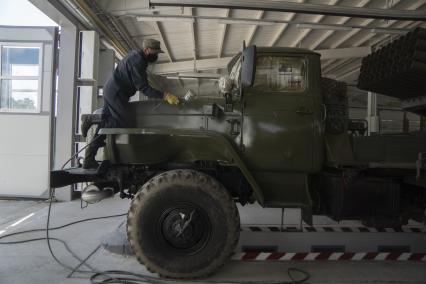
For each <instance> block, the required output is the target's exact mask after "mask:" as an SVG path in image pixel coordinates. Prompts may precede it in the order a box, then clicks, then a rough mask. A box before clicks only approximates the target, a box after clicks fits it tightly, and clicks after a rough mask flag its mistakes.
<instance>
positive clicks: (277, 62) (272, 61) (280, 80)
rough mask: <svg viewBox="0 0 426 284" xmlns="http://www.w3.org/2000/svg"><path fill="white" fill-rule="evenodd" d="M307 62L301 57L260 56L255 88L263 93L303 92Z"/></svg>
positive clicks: (257, 64)
mask: <svg viewBox="0 0 426 284" xmlns="http://www.w3.org/2000/svg"><path fill="white" fill-rule="evenodd" d="M305 87H306V61H305V60H304V59H303V58H301V57H283V56H259V57H258V58H257V61H256V78H255V81H254V85H253V88H254V89H255V90H259V91H262V92H265V91H266V92H268V91H269V92H303V91H304V90H305Z"/></svg>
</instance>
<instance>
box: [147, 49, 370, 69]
mask: <svg viewBox="0 0 426 284" xmlns="http://www.w3.org/2000/svg"><path fill="white" fill-rule="evenodd" d="M315 52H317V53H320V54H321V59H323V60H327V59H342V58H354V57H357V58H359V57H363V56H365V55H368V54H369V53H370V48H369V47H357V48H341V49H323V50H316V51H315ZM231 59H232V57H221V58H211V59H199V60H197V70H212V69H222V68H226V66H227V65H228V63H229V61H230V60H231ZM193 71H194V61H193V60H188V61H178V62H173V63H159V64H155V65H154V67H153V72H154V73H156V74H168V73H177V72H193Z"/></svg>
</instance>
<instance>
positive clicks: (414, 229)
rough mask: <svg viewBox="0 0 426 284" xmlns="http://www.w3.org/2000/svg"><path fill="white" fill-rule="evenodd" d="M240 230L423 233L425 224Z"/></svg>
mask: <svg viewBox="0 0 426 284" xmlns="http://www.w3.org/2000/svg"><path fill="white" fill-rule="evenodd" d="M241 231H242V232H306V233H335V232H338V233H423V232H426V227H425V226H422V227H420V226H403V227H400V228H372V227H363V226H357V227H353V226H315V227H310V226H303V227H302V230H300V228H298V227H294V226H286V227H283V228H280V227H278V226H243V227H241Z"/></svg>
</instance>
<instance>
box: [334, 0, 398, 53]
mask: <svg viewBox="0 0 426 284" xmlns="http://www.w3.org/2000/svg"><path fill="white" fill-rule="evenodd" d="M400 1H401V0H394V2H393V3H394V5H396V4H398V3H399V2H400ZM383 7H384V8H385V7H386V3H385V6H383ZM373 22H374V19H367V20H364V21H363V22H362V23H361V26H365V27H367V26H369V25H370V24H371V23H373ZM360 31H361V29H353V30H352V31H350V32H348V33H346V34H345V35H344V36H343V37H341V38H340V39H338V40H337V41H335V42H333V44H332V45H331V48H336V47H339V46H340V45H341V44H343V43H344V42H346V41H347V40H348V39H350V38H352V37H353V36H354V35H356V34H357V33H359V32H360Z"/></svg>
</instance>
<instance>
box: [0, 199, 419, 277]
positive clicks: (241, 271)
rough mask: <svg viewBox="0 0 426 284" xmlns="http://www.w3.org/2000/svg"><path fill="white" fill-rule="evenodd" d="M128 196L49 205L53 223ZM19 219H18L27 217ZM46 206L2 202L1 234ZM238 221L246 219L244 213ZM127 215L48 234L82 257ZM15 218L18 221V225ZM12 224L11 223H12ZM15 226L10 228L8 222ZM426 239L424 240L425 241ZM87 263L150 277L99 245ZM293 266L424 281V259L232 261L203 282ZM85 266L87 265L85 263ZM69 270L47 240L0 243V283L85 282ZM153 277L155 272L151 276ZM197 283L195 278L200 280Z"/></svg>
mask: <svg viewBox="0 0 426 284" xmlns="http://www.w3.org/2000/svg"><path fill="white" fill-rule="evenodd" d="M128 206H129V200H120V199H119V198H114V199H108V200H104V201H102V202H101V203H99V204H95V205H90V206H89V207H88V208H86V209H84V210H81V209H80V202H79V201H73V202H65V203H56V204H54V205H53V208H52V222H51V226H57V225H62V224H66V223H69V222H72V221H75V220H78V219H82V218H89V217H98V216H105V215H114V214H121V213H126V212H127V209H128ZM31 213H34V214H33V215H31V216H30V217H28V218H27V219H25V220H24V221H22V222H19V221H20V220H22V218H24V217H27V216H29V214H31ZM46 216H47V204H46V203H45V202H34V201H0V232H1V231H2V230H5V232H3V233H0V236H1V235H4V234H8V233H12V232H15V231H21V230H27V229H34V228H44V227H45V222H46ZM241 219H242V220H243V222H244V221H248V220H249V218H248V217H247V216H246V215H245V213H244V212H243V213H242V214H241ZM124 220H125V217H119V218H112V219H106V220H97V221H91V222H85V223H80V224H77V225H74V226H70V227H67V228H64V229H61V230H57V231H53V232H51V236H52V237H57V238H60V239H63V240H66V241H67V243H68V244H69V246H70V248H71V249H72V250H73V251H75V253H76V254H77V255H78V256H79V257H80V258H85V257H86V256H88V255H89V254H90V253H91V252H93V251H94V250H95V249H96V248H97V247H98V246H99V244H100V243H101V242H102V240H104V239H105V238H106V237H107V236H108V235H110V234H111V232H113V231H115V230H116V229H117V228H118V227H119V226H120V225H122V224H123V222H124ZM17 222H19V223H17ZM14 224H15V225H14ZM11 225H14V226H11ZM43 236H44V233H33V234H28V235H22V236H18V237H13V238H9V239H2V240H1V241H15V240H24V239H28V238H34V237H43ZM425 242H426V240H425ZM52 243H53V245H52V247H53V250H54V252H55V254H56V255H57V256H58V258H59V259H60V260H61V261H63V262H64V263H66V264H68V265H70V266H76V265H77V264H78V261H76V260H75V259H73V258H72V256H70V255H69V253H68V252H67V251H66V250H65V249H64V247H63V246H62V244H60V243H57V242H54V241H52ZM88 263H89V264H90V265H91V266H92V267H94V268H96V269H97V270H108V269H115V270H127V271H133V272H137V273H142V274H148V275H152V274H150V273H149V272H147V271H146V269H145V267H144V266H142V265H140V264H139V263H138V262H137V261H136V260H135V259H134V258H133V257H123V256H120V255H115V254H111V253H110V252H108V251H106V250H104V249H103V248H100V249H99V250H97V251H96V252H95V253H94V255H93V256H92V257H91V258H90V259H89V261H88ZM289 267H296V268H300V269H303V270H306V271H307V272H309V273H310V274H311V279H310V280H309V281H308V282H309V283H336V284H337V283H354V284H355V283H426V263H424V262H396V261H393V262H386V261H383V262H371V261H362V262H355V261H352V262H345V261H343V262H332V261H324V262H321V261H313V262H309V261H303V262H300V261H299V262H298V261H291V262H268V263H265V262H239V261H230V262H229V263H227V264H226V265H225V267H224V268H223V269H222V270H221V271H219V273H217V274H216V275H214V276H213V277H211V278H209V279H206V280H205V281H215V282H219V283H225V282H227V281H259V282H268V281H289V280H290V279H289V278H288V275H287V272H286V270H287V269H288V268H289ZM83 269H86V268H85V267H83ZM68 274H69V271H67V270H66V269H64V268H62V267H60V266H59V265H57V264H56V263H55V262H54V260H53V259H52V258H51V256H50V254H49V252H48V249H47V244H46V242H45V241H39V242H32V243H26V244H18V245H0V284H25V283H35V284H38V283H64V284H71V283H72V284H80V283H81V284H83V283H84V284H86V283H89V281H88V277H89V275H88V274H81V273H77V274H74V275H73V276H72V277H71V278H67V275H68ZM152 276H155V275H152ZM198 283H199V282H198Z"/></svg>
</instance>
